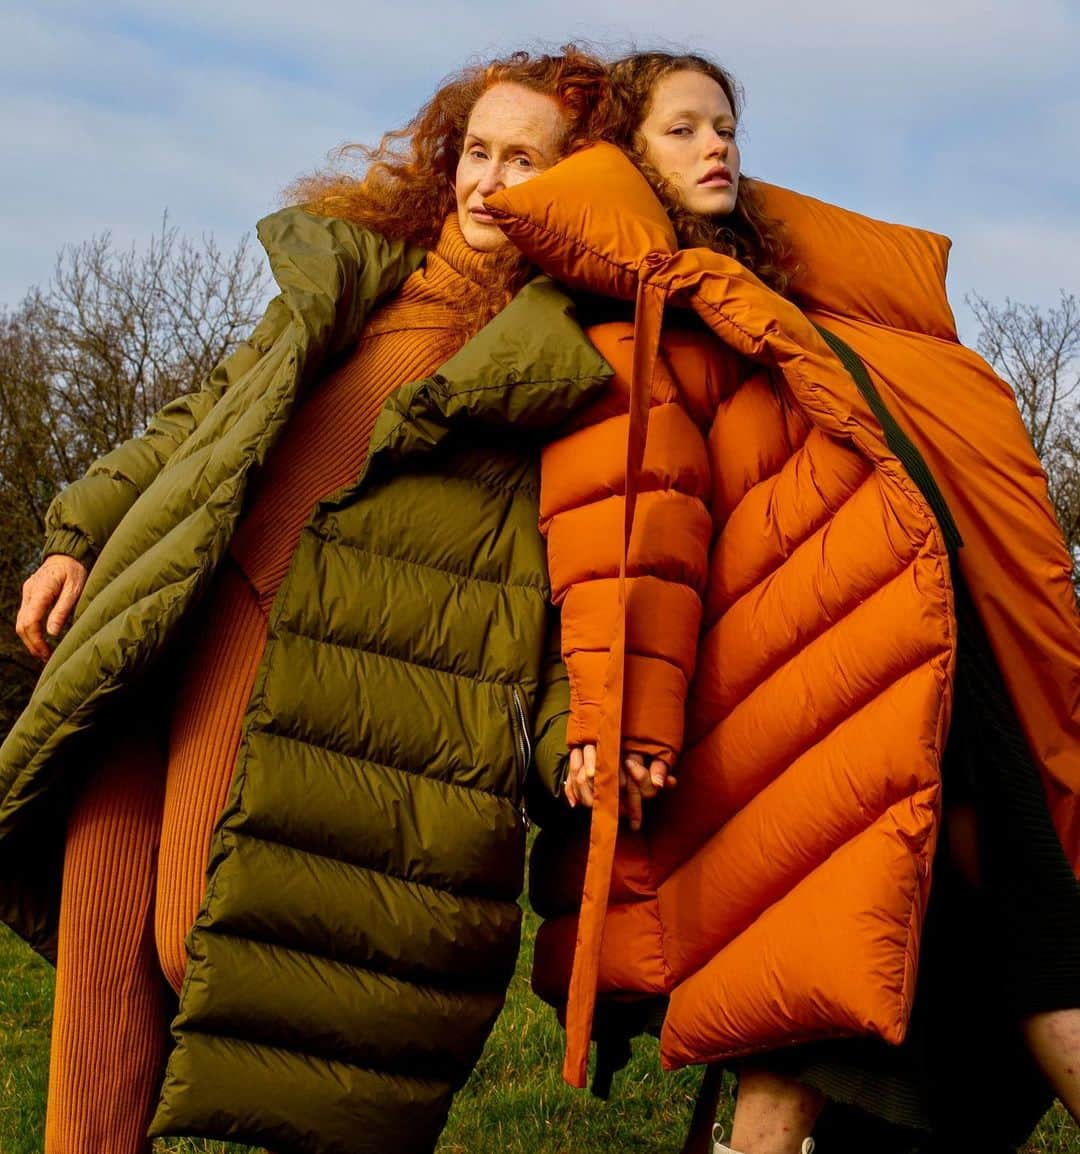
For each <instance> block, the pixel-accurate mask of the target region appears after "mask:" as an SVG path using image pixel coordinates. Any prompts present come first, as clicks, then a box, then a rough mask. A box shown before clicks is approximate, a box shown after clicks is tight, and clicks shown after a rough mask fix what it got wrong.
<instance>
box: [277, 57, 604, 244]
mask: <svg viewBox="0 0 1080 1154" xmlns="http://www.w3.org/2000/svg"><path fill="white" fill-rule="evenodd" d="M496 84H520V85H521V86H522V87H523V88H528V89H531V90H532V91H533V92H539V93H541V94H543V95H545V96H551V97H553V98H554V99H555V100H556V101H557V102H558V103H559V105H560V106H561V107H562V109H563V111H564V113H565V117H566V130H565V133H564V136H563V139H562V142H561V144H562V154H563V155H564V156H565V155H566V154H568V153H570V152H572V151H574V149H576V148H579V147H581V146H582V145H584V144H587V143H589V142H591V141H593V140H596V139H598V138H599V129H600V126H601V124H602V123H603V122H604V121H605V119H606V117H607V111H608V107H607V106H608V95H609V91H610V84H609V81H608V74H607V68H606V66H605V65H604V64H603V63H602V62H601V61H599V60H597V59H595V58H594V57H592V56H590V55H589V54H588V53H586V52H583V51H581V50H580V49H579V48H577V47H576V46H575V45H573V44H567V45H565V46H564V47H563V48H562V49H561V51H560V54H559V55H557V56H556V55H548V54H543V55H536V56H532V55H530V54H529V53H528V52H513V53H511V54H510V55H509V56H504V57H501V58H499V59H496V60H492V61H491V62H490V63H488V64H480V65H474V66H471V67H468V68H464V69H462V70H461V71H460V72H457V73H454V74H453V75H451V76H449V77H447V79H446V80H444V81H443V83H442V84H441V85H440V87H439V89H438V91H437V92H436V93H435V95H434V96H432V98H431V99H430V100H429V101H428V102H427V104H425V105H424V107H423V108H421V109H420V111H419V112H418V113H417V114H416V115H415V116H414V117H413V118H412V120H410V121H409V123H408V124H406V125H405V126H404V127H403V128H398V129H395V130H394V131H392V132H388V133H386V134H385V135H384V136H383V138H382V140H381V141H380V142H379V144H378V146H377V147H375V148H371V147H369V146H367V145H364V144H347V145H343V146H342V147H341V148H340V149H338V151H337V156H338V157H339V158H342V157H347V156H349V155H358V156H360V157H361V159H362V161H363V163H364V165H365V169H366V171H364V173H363V176H362V177H360V178H357V177H354V176H349V175H346V174H343V173H341V172H340V171H334V170H332V169H331V170H329V171H323V172H317V173H315V174H314V175H312V176H309V177H304V178H301V179H300V180H297V181H296V182H294V183H293V184H292V185H290V187H289V188H288V189H287V190H286V197H287V199H288V200H289V201H290V202H291V203H294V204H297V203H298V204H303V205H304V206H305V207H306V208H308V209H309V210H310V211H311V212H314V213H317V214H319V215H320V216H337V217H343V218H344V219H346V220H351V221H354V222H356V223H357V224H363V225H366V226H367V227H369V228H372V229H374V230H375V231H377V232H380V233H382V234H383V235H384V236H388V237H392V238H394V239H399V240H406V241H410V242H412V243H413V244H418V245H421V246H423V247H425V248H431V247H432V246H433V245H434V244H435V243H436V241H437V240H438V238H439V232H440V230H441V229H442V225H443V221H444V220H445V219H446V217H447V216H448V215H449V214H450V213H451V212H453V211H454V210H455V208H456V197H455V193H454V174H455V170H456V169H457V163H458V158H459V156H460V155H461V149H462V145H463V144H464V141H465V130H466V126H467V125H468V122H469V114H470V113H471V112H472V110H473V106H474V105H475V104H476V102H477V100H479V99H480V97H481V96H482V95H483V94H484V93H485V92H486V91H487V90H488V89H489V88H492V87H494V86H495V85H496Z"/></svg>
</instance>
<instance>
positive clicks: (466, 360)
mask: <svg viewBox="0 0 1080 1154" xmlns="http://www.w3.org/2000/svg"><path fill="white" fill-rule="evenodd" d="M610 377H611V368H610V367H609V366H608V364H607V362H606V361H605V360H604V358H603V357H601V356H600V354H599V353H598V352H597V351H596V349H595V348H593V346H592V345H591V344H590V343H589V340H588V338H587V337H586V336H585V334H584V332H582V330H581V327H580V325H579V324H578V323H577V320H576V319H575V309H574V305H573V303H572V302H571V300H570V298H569V297H567V296H566V294H565V293H563V292H562V291H561V290H560V289H559V288H558V287H557V286H556V285H555V284H554V282H553V281H551V280H550V279H549V278H548V277H537V278H536V279H535V280H533V281H530V283H529V284H527V285H526V286H525V287H524V288H523V289H522V290H521V292H519V293H518V294H517V296H516V297H514V299H513V300H512V301H511V302H510V304H508V305H507V306H506V308H505V309H503V310H502V312H500V313H499V314H498V315H497V316H496V317H495V318H494V320H492V321H490V322H489V323H488V324H487V325H486V326H485V327H484V328H483V329H481V330H480V332H479V333H478V334H477V335H476V336H475V337H474V338H473V339H472V340H471V341H469V342H468V343H467V344H466V345H465V347H464V348H463V349H462V350H461V351H460V352H459V353H457V354H456V355H455V356H453V357H451V358H450V360H448V361H447V362H446V364H444V365H443V366H442V368H441V369H440V370H439V371H438V372H437V373H436V374H435V375H434V376H432V377H427V378H425V379H424V380H422V381H414V382H413V383H412V384H408V385H404V386H402V388H400V389H398V390H397V392H396V393H394V394H393V396H391V398H390V399H389V401H388V402H387V404H386V406H385V407H384V408H383V411H382V412H381V413H380V414H379V419H378V421H377V422H376V425H375V430H374V433H373V434H372V438H371V457H372V458H375V457H377V456H378V455H380V454H382V453H389V454H390V455H392V456H399V455H402V454H405V453H411V452H417V451H424V450H426V449H430V448H433V447H434V446H435V445H436V444H438V443H439V442H440V441H441V440H442V439H443V437H444V436H445V435H446V433H447V432H448V431H449V430H450V429H451V428H452V427H453V426H455V425H457V424H459V423H465V422H468V423H470V424H471V423H479V424H483V425H487V426H488V427H495V428H506V429H508V430H516V431H530V432H542V431H545V430H553V429H555V428H557V427H558V426H559V425H560V424H562V422H563V421H565V420H566V419H567V418H568V417H569V416H570V415H571V414H572V413H573V412H575V411H576V410H577V409H579V408H580V407H581V406H582V405H583V404H585V403H586V402H588V401H591V400H593V399H594V398H596V397H598V396H599V395H600V394H601V393H602V392H603V390H604V389H605V387H606V386H607V382H608V380H609V378H610Z"/></svg>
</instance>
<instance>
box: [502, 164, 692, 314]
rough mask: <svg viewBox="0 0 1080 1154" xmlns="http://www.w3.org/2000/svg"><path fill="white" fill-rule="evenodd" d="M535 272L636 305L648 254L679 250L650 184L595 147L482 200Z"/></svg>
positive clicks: (672, 231) (630, 165) (587, 290)
mask: <svg viewBox="0 0 1080 1154" xmlns="http://www.w3.org/2000/svg"><path fill="white" fill-rule="evenodd" d="M484 203H485V205H487V207H488V209H489V210H490V211H491V213H492V214H493V215H494V217H495V219H496V221H497V222H498V224H499V227H500V228H501V229H502V230H503V232H505V233H506V235H507V237H509V239H510V240H511V241H512V242H513V243H514V244H515V245H516V246H517V248H518V249H520V250H521V252H523V253H524V254H525V255H526V256H527V257H528V258H529V260H530V261H532V263H533V264H535V265H537V266H539V267H540V268H541V269H542V270H543V271H544V272H546V273H547V274H548V275H549V276H552V277H553V278H554V279H555V280H557V281H559V283H560V284H562V285H564V286H565V287H567V288H570V289H579V290H583V291H586V292H592V293H599V294H601V295H604V296H614V297H620V298H622V299H624V300H633V299H634V296H635V293H636V292H637V283H638V268H639V267H640V266H641V264H642V262H643V261H644V260H645V258H646V257H647V256H648V255H649V254H650V253H655V252H661V253H664V254H668V253H672V252H674V251H675V250H676V248H677V247H678V243H677V241H676V239H675V231H674V229H673V228H672V227H671V222H670V221H669V220H668V218H667V213H666V212H664V209H663V207H662V205H661V204H660V202H659V201H658V200H657V199H656V194H655V193H654V192H653V190H652V189H651V188H650V187H649V183H648V181H647V180H646V179H645V177H643V176H642V175H641V173H640V172H639V171H638V170H637V168H636V167H635V166H634V164H633V163H632V162H631V161H630V160H629V159H628V158H627V157H626V156H625V154H624V153H622V152H621V151H620V150H619V149H618V148H616V147H615V146H614V145H612V144H603V143H601V144H594V145H591V146H590V147H589V148H586V149H582V151H580V152H575V153H574V154H573V155H572V156H569V157H567V158H566V159H565V160H562V161H560V162H559V163H558V164H556V165H555V166H554V168H550V169H548V171H547V172H544V173H541V175H540V176H536V177H533V179H532V180H527V181H525V182H523V183H522V184H518V185H515V186H514V187H513V188H506V189H502V190H501V191H499V192H497V193H495V194H494V195H493V196H490V197H487V198H486V199H485V200H484Z"/></svg>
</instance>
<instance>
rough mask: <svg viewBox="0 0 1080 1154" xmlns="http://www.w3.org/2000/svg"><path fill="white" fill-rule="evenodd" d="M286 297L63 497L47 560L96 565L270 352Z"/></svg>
mask: <svg viewBox="0 0 1080 1154" xmlns="http://www.w3.org/2000/svg"><path fill="white" fill-rule="evenodd" d="M288 318H289V313H288V309H287V308H286V306H285V304H284V302H283V300H282V298H280V297H276V298H275V299H274V300H273V301H271V303H270V305H269V307H268V308H267V310H266V313H265V314H264V316H263V318H262V320H261V321H260V322H259V324H258V325H257V326H256V327H255V329H254V330H253V332H252V334H251V336H250V337H249V338H248V339H247V340H246V341H243V342H242V343H241V344H240V345H239V346H238V347H237V348H236V349H234V350H233V352H232V353H231V354H230V355H229V356H228V357H226V358H225V359H224V360H223V361H222V362H221V363H220V364H219V365H218V366H217V367H216V368H215V369H214V370H213V372H212V373H211V374H210V376H209V377H208V378H207V381H206V384H205V385H204V386H203V388H202V389H200V390H199V391H198V392H196V393H188V394H186V395H184V396H181V397H177V398H176V399H175V400H173V401H170V402H169V403H168V404H167V405H165V406H164V408H162V409H161V410H160V411H159V412H158V413H156V414H155V415H154V417H153V418H152V419H151V420H150V423H149V424H148V425H147V428H146V431H145V432H144V433H142V434H141V435H139V436H137V437H132V438H131V439H130V440H127V441H125V442H124V443H123V444H122V445H119V446H117V448H115V449H113V450H112V451H111V452H109V453H106V454H105V456H103V457H101V458H100V459H99V460H97V461H95V462H94V464H92V465H91V466H90V468H89V469H88V470H87V472H86V473H85V475H84V476H82V477H81V478H80V479H79V480H78V481H75V482H74V483H72V484H71V485H69V486H68V487H67V488H66V489H64V490H63V491H62V492H61V493H59V494H58V495H57V496H56V498H55V499H54V500H53V502H52V504H51V505H50V506H49V509H48V512H47V513H46V514H45V543H44V547H43V549H42V556H44V557H48V556H50V555H51V554H54V553H64V554H66V555H67V556H69V557H74V558H75V560H76V561H81V562H82V563H83V564H84V565H86V566H87V567H88V568H89V567H91V566H92V565H93V563H94V561H95V560H96V559H97V555H98V553H100V552H101V548H102V546H103V545H104V544H105V542H106V541H107V540H108V539H109V537H111V536H112V533H113V530H114V529H115V528H116V526H117V525H119V524H120V521H121V520H122V519H123V517H124V515H125V514H126V513H127V511H128V510H129V509H130V508H131V506H132V505H134V504H135V501H136V500H137V499H138V498H139V496H140V495H141V494H142V493H143V491H144V490H145V489H146V488H147V486H148V485H149V484H150V483H151V481H153V480H154V478H155V477H156V476H157V475H158V473H160V472H161V470H162V468H163V466H164V465H165V463H166V461H168V460H169V458H170V457H171V456H172V454H173V453H174V452H175V451H176V450H177V449H178V448H179V447H180V446H181V445H182V444H183V443H184V441H185V440H187V438H188V437H189V436H190V435H191V433H192V432H194V430H195V429H196V428H198V426H199V424H200V422H201V421H202V419H203V418H204V417H205V416H206V414H207V413H209V412H210V410H211V409H212V408H213V407H214V405H215V404H216V403H217V401H218V400H220V398H221V396H222V394H223V393H224V392H225V391H226V389H228V388H229V386H230V385H232V384H233V382H234V381H236V380H238V379H239V378H240V377H242V376H243V375H244V373H246V372H247V371H248V370H249V369H250V368H251V367H252V365H254V364H255V362H256V361H257V360H258V359H259V358H260V357H261V356H262V355H263V354H264V353H265V352H266V351H267V350H268V349H269V348H270V346H271V345H272V344H273V343H274V340H275V339H276V338H277V337H278V336H279V335H280V333H281V331H282V329H283V328H284V327H285V325H286V324H287V323H288Z"/></svg>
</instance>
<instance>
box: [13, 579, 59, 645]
mask: <svg viewBox="0 0 1080 1154" xmlns="http://www.w3.org/2000/svg"><path fill="white" fill-rule="evenodd" d="M51 604H52V597H51V596H48V595H47V593H45V592H43V591H42V590H41V589H38V590H37V591H36V592H35V594H34V595H33V596H32V597H31V599H30V600H29V601H28V602H27V603H26V604H25V605H24V606H23V608H22V609H20V610H19V617H18V620H17V621H16V622H15V632H16V633H17V634H18V635H19V637H20V639H21V640H22V643H23V645H25V646H26V649H27V651H28V652H30V653H32V654H33V655H34V656H35V657H38V658H40V659H41V660H42V661H46V660H48V657H49V652H50V650H49V646H48V644H47V643H46V641H45V636H44V634H43V633H42V631H41V623H42V620H43V619H44V617H45V614H46V613H47V612H48V609H49V606H50V605H51Z"/></svg>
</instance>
